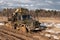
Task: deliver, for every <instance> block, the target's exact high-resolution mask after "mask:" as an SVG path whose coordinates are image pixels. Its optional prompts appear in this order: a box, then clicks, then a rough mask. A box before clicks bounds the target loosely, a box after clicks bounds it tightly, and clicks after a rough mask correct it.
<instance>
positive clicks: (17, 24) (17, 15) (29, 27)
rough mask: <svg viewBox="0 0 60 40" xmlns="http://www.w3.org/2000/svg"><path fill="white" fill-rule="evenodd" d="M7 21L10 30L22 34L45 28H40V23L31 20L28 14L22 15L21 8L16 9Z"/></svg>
mask: <svg viewBox="0 0 60 40" xmlns="http://www.w3.org/2000/svg"><path fill="white" fill-rule="evenodd" d="M8 20H9V21H10V22H11V25H12V26H10V27H11V28H13V29H16V30H21V31H23V32H31V31H38V30H43V29H45V28H46V26H40V24H41V23H40V22H39V21H36V20H33V18H32V17H31V15H30V14H25V13H23V12H22V10H21V8H20V9H16V11H15V12H14V13H13V16H12V17H11V18H9V19H8ZM7 24H8V23H7Z"/></svg>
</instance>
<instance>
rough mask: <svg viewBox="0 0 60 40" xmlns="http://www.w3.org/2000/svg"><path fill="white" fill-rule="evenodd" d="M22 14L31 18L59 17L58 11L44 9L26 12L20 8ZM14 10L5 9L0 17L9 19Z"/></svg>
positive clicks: (0, 12) (59, 12)
mask: <svg viewBox="0 0 60 40" xmlns="http://www.w3.org/2000/svg"><path fill="white" fill-rule="evenodd" d="M21 9H22V11H23V12H22V13H27V14H30V15H31V16H33V17H60V11H56V10H48V11H47V10H44V9H36V10H28V9H26V8H21ZM15 10H16V8H13V9H12V8H7V9H3V10H2V11H0V16H6V17H9V16H11V15H12V14H13V13H14V12H15Z"/></svg>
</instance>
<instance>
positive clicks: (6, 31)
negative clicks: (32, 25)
mask: <svg viewBox="0 0 60 40" xmlns="http://www.w3.org/2000/svg"><path fill="white" fill-rule="evenodd" d="M59 20H60V19H58V18H57V19H55V18H39V21H40V22H46V23H48V22H53V23H60V21H59ZM0 40H60V28H57V27H54V26H51V27H48V28H47V29H46V30H43V31H38V32H31V33H26V32H22V31H18V30H14V29H11V28H8V27H5V26H0Z"/></svg>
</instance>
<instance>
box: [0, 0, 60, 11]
mask: <svg viewBox="0 0 60 40" xmlns="http://www.w3.org/2000/svg"><path fill="white" fill-rule="evenodd" d="M15 7H25V8H28V9H37V8H38V9H56V10H60V0H0V8H15Z"/></svg>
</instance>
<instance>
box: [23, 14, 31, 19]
mask: <svg viewBox="0 0 60 40" xmlns="http://www.w3.org/2000/svg"><path fill="white" fill-rule="evenodd" d="M30 19H31V16H30V15H22V20H30Z"/></svg>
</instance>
